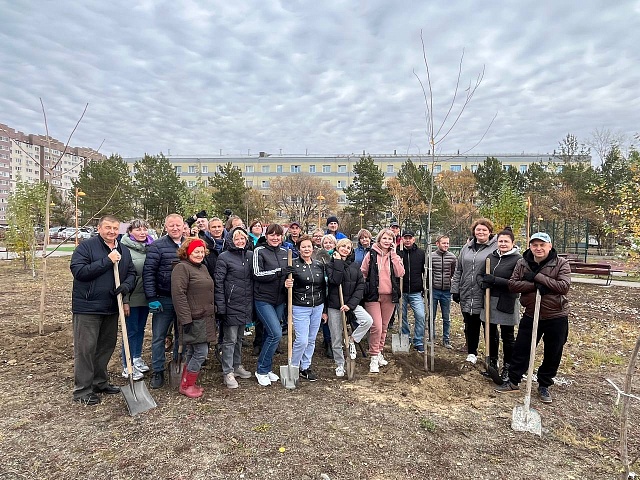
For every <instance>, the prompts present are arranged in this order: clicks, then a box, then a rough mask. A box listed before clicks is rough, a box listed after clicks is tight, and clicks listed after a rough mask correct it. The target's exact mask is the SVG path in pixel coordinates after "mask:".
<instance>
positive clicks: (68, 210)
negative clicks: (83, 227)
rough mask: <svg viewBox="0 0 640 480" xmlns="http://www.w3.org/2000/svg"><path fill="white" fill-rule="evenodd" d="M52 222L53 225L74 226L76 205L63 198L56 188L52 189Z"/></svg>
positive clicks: (67, 198)
mask: <svg viewBox="0 0 640 480" xmlns="http://www.w3.org/2000/svg"><path fill="white" fill-rule="evenodd" d="M50 207H51V213H50V217H51V218H50V221H51V224H53V225H60V226H62V227H68V226H71V225H73V223H74V216H75V212H74V209H75V203H74V202H72V201H71V200H70V199H69V197H66V198H65V197H63V196H62V194H61V193H60V192H59V191H58V190H57V189H55V188H52V189H51V205H50Z"/></svg>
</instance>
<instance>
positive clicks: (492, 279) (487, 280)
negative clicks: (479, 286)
mask: <svg viewBox="0 0 640 480" xmlns="http://www.w3.org/2000/svg"><path fill="white" fill-rule="evenodd" d="M482 282H483V283H486V284H488V285H493V284H494V283H496V277H495V276H494V275H491V274H490V273H485V274H484V275H483V276H482Z"/></svg>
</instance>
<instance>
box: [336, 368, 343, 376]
mask: <svg viewBox="0 0 640 480" xmlns="http://www.w3.org/2000/svg"><path fill="white" fill-rule="evenodd" d="M336 377H344V365H338V366H337V367H336Z"/></svg>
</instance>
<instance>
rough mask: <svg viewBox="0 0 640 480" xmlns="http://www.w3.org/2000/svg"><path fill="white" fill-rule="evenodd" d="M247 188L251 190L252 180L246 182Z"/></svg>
mask: <svg viewBox="0 0 640 480" xmlns="http://www.w3.org/2000/svg"><path fill="white" fill-rule="evenodd" d="M246 185H247V188H253V180H247V181H246Z"/></svg>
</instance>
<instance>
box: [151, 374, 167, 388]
mask: <svg viewBox="0 0 640 480" xmlns="http://www.w3.org/2000/svg"><path fill="white" fill-rule="evenodd" d="M163 385H164V371H162V372H153V374H152V375H151V382H149V386H150V387H151V388H153V389H156V388H162V386H163Z"/></svg>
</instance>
